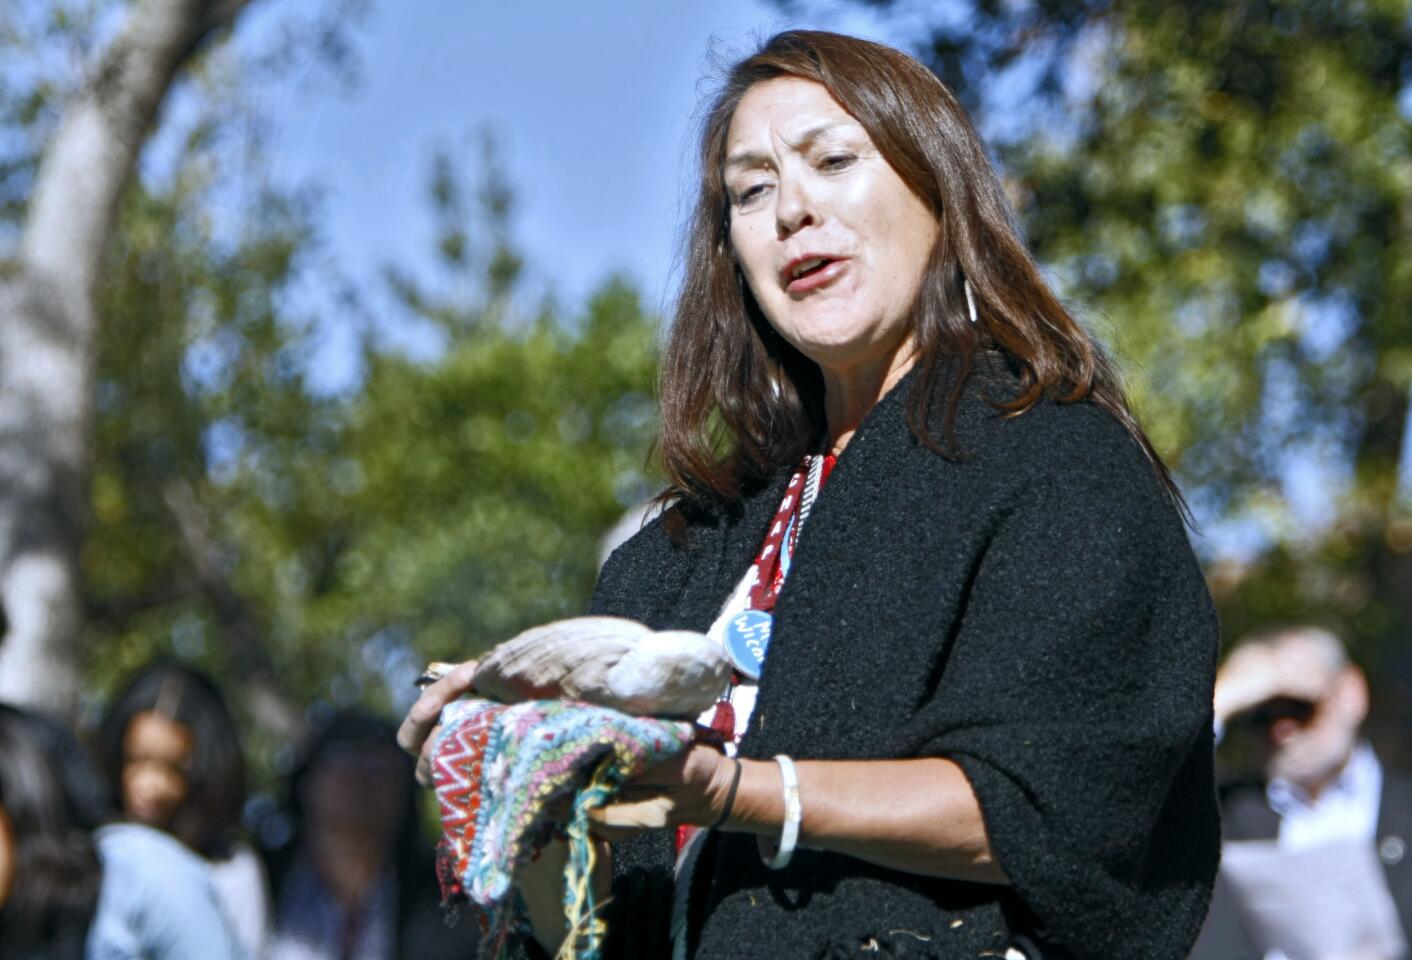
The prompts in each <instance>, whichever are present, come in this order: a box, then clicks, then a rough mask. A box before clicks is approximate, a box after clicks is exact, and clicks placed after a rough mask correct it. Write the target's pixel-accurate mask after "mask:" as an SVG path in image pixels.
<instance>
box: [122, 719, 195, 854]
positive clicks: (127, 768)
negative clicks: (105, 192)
mask: <svg viewBox="0 0 1412 960" xmlns="http://www.w3.org/2000/svg"><path fill="white" fill-rule="evenodd" d="M194 746H195V739H194V738H193V737H192V735H191V731H190V730H188V729H187V728H186V727H184V726H183V725H181V724H179V723H176V722H174V721H172V720H169V719H167V718H166V717H164V716H162V715H161V714H159V713H156V712H154V711H151V710H148V711H145V712H143V713H139V714H137V715H136V716H134V717H133V718H132V720H131V722H129V723H128V726H127V732H126V733H125V734H124V735H123V782H122V793H123V797H122V800H123V816H124V817H126V818H127V819H129V820H135V821H137V822H138V823H145V824H148V825H149V826H153V827H158V828H166V827H168V826H170V824H171V822H172V818H173V817H175V816H176V812H177V810H178V809H180V807H181V805H182V803H183V802H184V801H185V800H186V795H187V792H188V790H189V784H188V783H187V779H186V774H187V770H188V769H190V766H191V754H192V748H193V747H194Z"/></svg>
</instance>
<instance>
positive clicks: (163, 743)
mask: <svg viewBox="0 0 1412 960" xmlns="http://www.w3.org/2000/svg"><path fill="white" fill-rule="evenodd" d="M95 747H96V751H97V754H98V758H99V762H100V764H101V766H102V769H103V773H104V775H105V777H106V779H107V781H108V784H109V786H110V789H111V790H112V793H113V796H114V799H115V800H116V802H117V806H118V809H119V811H120V814H121V816H122V817H123V819H125V820H130V821H132V822H134V823H142V824H146V825H147V826H150V827H155V828H156V829H158V830H163V831H166V832H167V833H170V834H171V835H172V836H174V837H176V838H177V839H178V840H180V841H181V842H182V843H184V844H186V846H187V847H189V848H190V849H191V850H193V851H195V852H196V853H197V854H199V855H200V856H201V857H203V858H204V859H205V860H206V861H207V862H208V863H209V864H210V869H211V879H212V883H213V884H214V885H215V888H216V891H217V894H218V896H219V898H220V902H221V906H222V909H224V910H225V912H226V915H227V916H228V917H229V919H230V922H231V924H232V925H233V926H234V928H235V930H236V932H237V934H238V936H239V937H240V941H241V944H242V945H243V946H244V947H245V949H246V951H247V952H248V953H250V954H251V955H252V956H254V955H257V954H258V953H259V951H260V948H261V945H262V944H263V942H264V939H265V936H266V934H267V932H268V924H269V906H268V901H269V893H268V888H267V884H266V881H265V875H264V870H263V868H262V866H261V864H260V860H259V857H258V856H256V854H255V852H254V851H253V850H252V849H251V848H250V846H249V845H248V844H245V843H243V842H242V841H241V840H240V814H241V808H242V806H243V805H244V802H245V754H244V752H243V751H242V749H241V746H240V735H239V732H238V730H237V729H236V725H235V721H234V719H233V718H232V717H231V714H230V709H229V708H228V707H227V706H226V701H225V697H223V696H222V695H221V691H220V688H219V687H218V686H216V683H215V681H213V680H212V679H211V678H210V677H208V676H206V675H205V674H203V673H200V672H198V671H196V670H193V669H191V668H190V667H186V666H183V665H181V664H178V663H173V662H170V661H165V660H158V661H156V662H154V663H151V664H149V665H148V666H146V667H144V668H143V669H142V670H140V671H139V672H138V673H137V674H136V675H135V676H134V677H133V678H132V679H131V680H130V681H129V682H128V684H127V686H126V687H124V688H123V690H122V692H121V693H119V694H118V696H117V697H116V698H115V699H114V700H113V702H112V704H111V705H110V706H109V708H108V713H107V716H106V717H104V719H103V722H102V724H101V725H100V726H99V728H98V730H97V733H96V736H95Z"/></svg>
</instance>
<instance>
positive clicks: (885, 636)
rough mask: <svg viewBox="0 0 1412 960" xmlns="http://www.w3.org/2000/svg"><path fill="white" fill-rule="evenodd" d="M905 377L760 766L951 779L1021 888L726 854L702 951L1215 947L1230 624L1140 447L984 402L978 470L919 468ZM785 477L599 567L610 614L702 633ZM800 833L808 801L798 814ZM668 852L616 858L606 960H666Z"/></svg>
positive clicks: (704, 888) (887, 401) (861, 435)
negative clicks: (926, 759) (956, 775)
mask: <svg viewBox="0 0 1412 960" xmlns="http://www.w3.org/2000/svg"><path fill="white" fill-rule="evenodd" d="M912 379H913V378H912V377H910V376H909V377H908V378H906V379H905V380H904V381H903V383H902V384H900V385H899V386H898V387H897V388H894V389H893V390H892V391H891V392H890V393H889V394H888V395H887V396H886V397H884V398H883V400H882V401H880V402H879V404H878V405H877V406H876V407H875V408H874V410H873V411H872V412H871V413H870V414H869V416H868V417H867V419H866V420H865V421H864V423H863V424H862V426H861V427H860V429H859V430H858V431H857V433H856V434H855V435H854V437H853V439H852V441H851V442H850V444H849V446H848V448H847V450H846V451H845V452H844V453H843V455H842V456H841V457H840V458H839V461H838V465H837V467H836V468H835V470H834V471H833V473H832V475H831V477H830V479H829V481H828V483H827V484H825V486H824V488H823V491H822V493H821V495H820V496H819V499H818V501H817V503H816V505H815V507H814V510H813V513H812V515H811V516H810V519H809V523H808V526H807V527H806V528H805V530H804V531H803V533H802V535H801V537H800V539H799V543H798V549H797V553H796V554H795V558H794V562H793V565H792V567H791V570H790V575H789V580H788V583H787V584H786V586H785V588H784V590H783V592H782V595H781V596H780V598H779V602H778V606H777V608H776V610H775V627H774V635H773V638H772V640H771V644H770V651H769V657H768V659H767V661H766V663H765V668H764V675H763V676H762V677H761V680H760V690H759V699H758V701H757V704H756V707H755V712H754V714H753V716H752V717H751V721H750V727H749V729H748V731H747V732H746V734H745V737H744V739H743V741H742V743H741V752H742V755H744V756H747V757H756V758H769V757H771V756H773V755H774V754H778V753H784V754H789V755H790V756H792V757H794V758H795V759H797V760H811V759H849V760H866V759H874V758H896V757H923V756H938V757H948V758H951V759H952V760H954V761H956V762H957V763H958V764H959V765H960V766H961V767H962V769H963V770H964V771H965V773H966V775H967V777H968V778H969V779H970V781H971V784H972V786H973V788H974V789H975V792H976V796H977V797H978V798H979V801H980V805H981V808H982V810H983V812H984V816H985V822H986V826H987V829H988V832H989V837H990V842H991V846H992V849H993V851H994V853H995V856H996V858H997V860H998V862H999V864H1000V866H1001V867H1002V868H1003V869H1004V871H1005V873H1006V874H1007V875H1008V876H1009V878H1010V880H1011V886H1009V887H1004V886H987V885H982V884H974V883H963V882H958V881H950V880H941V879H931V878H926V877H921V876H915V875H910V874H905V873H901V872H897V871H892V870H887V869H884V868H882V867H877V866H873V865H870V864H868V863H865V862H863V861H860V860H857V859H854V858H851V857H847V856H843V855H840V854H834V853H826V852H814V851H809V850H800V851H799V852H798V853H797V854H796V855H795V857H794V860H793V862H792V863H791V864H790V866H789V867H788V868H787V869H785V870H781V871H771V870H768V869H766V868H765V867H764V866H763V865H762V864H761V861H760V857H759V854H758V852H757V850H756V843H755V839H754V837H752V836H749V835H745V834H729V833H727V834H718V835H713V837H712V841H711V843H710V844H709V845H708V847H707V849H706V851H705V853H704V854H703V858H702V861H701V864H700V866H699V868H698V870H697V873H696V878H697V885H696V888H695V889H694V890H693V898H692V900H693V910H692V922H691V924H690V926H689V930H690V935H689V938H688V942H689V944H690V947H691V956H693V957H696V958H699V960H725V958H741V960H745V958H751V960H758V958H762V957H780V958H791V960H793V958H835V957H837V958H843V957H850V958H856V957H859V956H866V955H869V954H875V955H883V956H899V957H968V958H969V957H986V956H991V957H994V956H1000V955H1003V953H1004V951H1005V945H1006V943H1007V942H1008V941H1009V940H1010V938H1011V937H1012V935H1014V934H1017V933H1024V934H1028V935H1030V936H1034V937H1037V939H1039V940H1040V942H1041V943H1042V944H1044V945H1046V946H1045V956H1046V957H1048V956H1051V955H1053V956H1061V957H1062V956H1072V957H1084V958H1089V957H1091V958H1095V960H1096V958H1103V960H1117V958H1122V960H1131V958H1154V960H1157V958H1171V960H1180V958H1184V957H1185V956H1186V953H1187V950H1188V948H1189V947H1190V945H1191V943H1192V941H1193V940H1194V939H1195V937H1196V934H1197V931H1198V928H1199V927H1200V925H1201V921H1202V918H1203V916H1204V915H1205V911H1206V907H1207V903H1208V901H1209V899H1210V893H1211V886H1212V882H1213V879H1214V875H1215V872H1216V865H1217V859H1218V855H1219V818H1218V814H1217V807H1216V802H1215V793H1214V786H1213V782H1212V732H1211V731H1212V725H1211V690H1212V682H1213V677H1214V670H1215V662H1216V654H1217V647H1218V643H1219V639H1218V626H1217V621H1216V616H1215V613H1214V610H1213V608H1212V605H1211V601H1210V597H1209V594H1208V593H1207V590H1206V586H1205V582H1204V580H1203V578H1202V575H1201V571H1200V570H1199V568H1198V566H1197V563H1196V560H1195V557H1194V556H1193V554H1192V550H1191V547H1190V545H1189V543H1188V541H1187V539H1186V533H1185V529H1184V527H1183V525H1182V523H1181V521H1180V518H1179V516H1178V514H1177V512H1176V510H1175V509H1174V508H1173V506H1172V504H1171V503H1170V501H1169V499H1168V498H1167V496H1166V495H1165V494H1164V492H1163V490H1162V489H1161V488H1160V486H1159V484H1158V482H1157V480H1156V476H1155V473H1154V471H1153V469H1152V466H1151V465H1150V464H1149V463H1148V462H1147V461H1146V459H1145V458H1144V457H1143V454H1142V452H1141V450H1140V449H1139V447H1138V446H1137V444H1136V443H1135V442H1134V441H1133V440H1132V438H1131V437H1130V436H1129V435H1128V434H1127V433H1126V431H1125V430H1124V429H1123V428H1122V427H1121V425H1119V424H1118V422H1117V421H1116V420H1115V419H1114V418H1113V417H1112V416H1111V415H1109V414H1107V413H1106V412H1104V411H1102V410H1100V409H1098V408H1096V407H1094V406H1092V405H1090V404H1087V403H1078V404H1070V405H1059V404H1056V403H1044V404H1041V405H1039V406H1038V407H1036V408H1034V409H1032V410H1031V411H1029V412H1027V413H1025V414H1023V415H1021V416H1018V417H1012V418H1008V419H1007V418H1003V417H1001V416H1000V415H999V414H998V413H997V412H996V411H995V409H994V408H993V407H992V406H990V405H989V404H987V403H986V402H984V400H983V399H982V398H981V396H980V390H979V388H974V387H973V388H971V389H969V391H968V393H967V395H966V396H965V398H964V399H963V401H962V404H961V407H960V410H959V417H958V422H957V429H958V434H957V435H958V438H959V440H960V443H961V447H962V449H963V451H964V452H965V457H964V458H962V459H960V460H953V459H947V458H943V457H941V456H939V455H937V454H936V453H934V452H932V451H931V450H929V449H928V448H927V447H926V446H924V445H923V444H921V443H920V442H919V441H918V440H917V439H916V438H915V437H914V436H913V435H912V433H911V431H910V430H909V429H908V427H907V424H906V421H905V416H904V401H905V394H906V390H907V388H908V385H909V384H910V381H911V380H912ZM785 482H786V477H785V476H783V475H780V476H778V477H776V478H774V480H773V482H771V483H769V484H768V485H765V486H764V487H763V488H761V489H759V490H757V491H755V492H754V494H753V495H751V496H749V497H748V498H747V499H746V502H745V504H744V507H743V510H741V511H740V512H738V514H736V515H734V516H702V517H697V518H694V519H693V523H692V527H691V529H690V536H689V539H688V542H687V544H686V545H684V546H683V545H679V544H676V543H673V542H672V541H671V540H669V538H668V537H667V536H666V535H665V533H664V531H663V530H662V527H661V523H660V521H659V522H654V523H652V524H650V525H649V526H647V527H646V528H645V529H643V530H642V531H641V532H640V533H639V534H638V535H637V536H635V537H633V538H632V539H631V540H630V541H629V542H628V543H626V544H625V545H623V546H622V547H621V548H619V549H618V550H617V551H616V552H615V553H614V554H613V555H612V557H611V558H610V559H609V561H608V563H607V564H606V566H605V567H604V570H603V574H602V577H601V578H600V581H599V586H598V590H597V593H596V595H595V598H594V602H593V610H594V612H595V613H600V614H613V615H618V616H626V617H632V618H634V619H637V620H641V621H644V622H646V623H647V624H649V625H651V626H652V627H654V628H658V629H663V628H690V629H693V630H700V631H704V630H706V629H707V627H708V626H709V625H710V623H711V622H712V620H713V619H714V618H715V617H716V615H717V613H718V612H719V610H720V608H721V605H722V603H723V602H724V600H725V598H726V596H727V595H728V594H729V592H730V591H731V589H732V587H733V586H734V585H735V584H736V582H737V581H738V580H739V578H740V577H741V575H742V574H743V573H744V571H745V569H746V568H747V566H748V565H749V564H750V563H751V561H752V559H753V557H754V554H755V551H756V550H757V549H758V547H759V545H760V543H761V541H762V540H763V538H764V534H765V529H766V526H767V524H768V523H769V521H770V518H771V516H772V514H773V513H774V511H775V509H776V507H777V505H778V503H779V500H780V498H781V496H782V494H783V488H784V484H785ZM803 801H804V805H805V808H806V810H807V808H808V804H809V797H808V796H807V795H806V796H804V797H803ZM671 869H672V849H671V840H670V837H669V836H668V835H667V833H666V832H665V831H662V832H658V833H655V834H649V835H647V836H644V837H639V838H637V839H635V840H632V841H628V842H625V843H622V844H619V845H618V846H617V847H616V848H615V857H614V874H615V881H614V900H613V903H612V906H611V907H610V909H609V912H608V918H609V923H610V929H611V933H610V937H611V941H610V944H609V950H608V954H607V955H608V957H610V958H611V960H665V958H667V957H669V956H670V951H669V948H668V938H669V933H668V930H667V920H668V916H669V915H670V902H671V895H672V881H671V876H672V873H671Z"/></svg>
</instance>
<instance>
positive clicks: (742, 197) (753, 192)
mask: <svg viewBox="0 0 1412 960" xmlns="http://www.w3.org/2000/svg"><path fill="white" fill-rule="evenodd" d="M768 187H769V184H767V183H757V184H755V185H754V186H750V187H746V188H745V189H744V190H742V191H740V193H738V194H737V195H736V198H735V202H736V203H737V204H739V205H741V206H744V205H745V204H747V203H749V202H750V201H752V200H755V199H758V198H759V197H760V196H761V195H762V194H763V193H764V192H765V190H766V189H768Z"/></svg>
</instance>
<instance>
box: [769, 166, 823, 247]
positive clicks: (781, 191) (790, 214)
mask: <svg viewBox="0 0 1412 960" xmlns="http://www.w3.org/2000/svg"><path fill="white" fill-rule="evenodd" d="M817 222H818V215H817V214H816V212H815V210H814V204H813V200H812V199H811V197H810V196H809V191H808V190H807V189H806V188H805V186H804V184H803V183H802V182H801V181H799V180H797V179H794V178H781V179H780V183H779V186H778V188H777V193H776V201H775V230H776V232H777V233H778V234H779V238H780V239H781V240H786V239H788V238H789V237H791V236H793V235H794V234H796V233H798V232H799V231H800V230H802V229H803V228H805V227H807V226H812V225H814V224H816V223H817Z"/></svg>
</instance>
